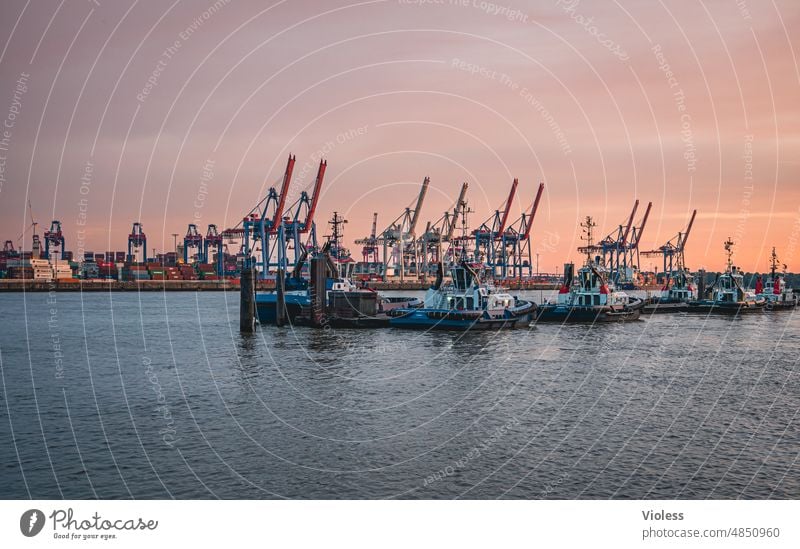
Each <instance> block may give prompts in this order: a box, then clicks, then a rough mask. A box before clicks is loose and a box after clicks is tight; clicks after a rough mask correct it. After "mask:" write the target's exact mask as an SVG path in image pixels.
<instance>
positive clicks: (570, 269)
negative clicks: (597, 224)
mask: <svg viewBox="0 0 800 549" xmlns="http://www.w3.org/2000/svg"><path fill="white" fill-rule="evenodd" d="M582 227H584V232H585V233H586V236H585V240H586V241H587V242H588V244H589V245H588V247H587V250H588V249H591V247H592V228H593V227H594V223H593V222H592V219H591V218H590V217H587V218H586V223H585V224H583V225H582ZM574 271H575V265H574V264H573V263H567V264H565V265H564V284H563V285H562V286H561V288H560V289H559V291H558V297H557V298H556V300H555V301H551V302H549V303H545V304H542V305H540V306H539V309H538V313H537V317H536V321H537V322H620V321H624V320H636V319H637V318H639V315H640V314H641V310H642V307H643V306H644V300H643V299H640V298H637V297H631V296H629V295H628V294H626V293H625V292H620V291H616V290H615V289H614V287H613V285H611V284H609V282H608V274H607V272H606V270H605V267H604V266H603V265H602V263H601V261H600V258H599V257H595V258H594V259H592V257H591V253H590V252H588V251H587V254H586V263H585V264H584V265H583V267H581V268H580V269H578V273H577V275H575V273H574Z"/></svg>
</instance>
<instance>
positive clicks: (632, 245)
mask: <svg viewBox="0 0 800 549" xmlns="http://www.w3.org/2000/svg"><path fill="white" fill-rule="evenodd" d="M652 207H653V203H652V202H649V203H648V204H647V209H646V210H645V213H644V216H643V217H642V221H641V223H640V224H639V225H638V226H637V225H635V224H634V221H633V220H634V218H635V217H636V212H637V210H638V209H639V200H636V201H635V202H634V203H633V209H632V210H631V213H630V215H629V216H628V217H627V221H625V223H624V224H621V225H619V226H618V227H617V229H616V230H615V231H613V232H612V233H610V234H609V235H607V236H606V237H605V238H603V239H602V240H600V241H599V242H598V243H597V244H592V245H587V246H582V247H580V248H578V251H580V252H581V253H586V254H588V255H592V254H597V255H599V256H600V258H601V260H602V262H603V264H604V265H605V267H606V268H607V269H608V271H609V273H610V279H611V281H612V282H613V283H615V284H620V283H622V284H625V283H632V277H633V271H634V270H636V269H638V267H639V241H640V240H641V238H642V233H643V232H644V228H645V225H646V224H647V219H648V217H649V216H650V210H651V208H652Z"/></svg>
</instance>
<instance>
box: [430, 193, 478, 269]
mask: <svg viewBox="0 0 800 549" xmlns="http://www.w3.org/2000/svg"><path fill="white" fill-rule="evenodd" d="M468 188H469V185H468V184H467V183H462V184H461V192H460V193H459V195H458V198H457V199H456V201H455V204H453V206H452V208H450V209H448V210H447V211H446V212H444V215H442V217H440V218H439V219H438V220H436V221H435V222H433V223H430V222H428V225H427V227H426V228H425V232H424V233H422V235H421V236H420V239H419V241H420V248H421V250H420V255H421V257H422V261H423V270H422V272H423V274H424V275H425V276H427V275H428V274H430V273H429V272H428V269H429V268H430V266H431V265H436V264H437V263H440V262H441V263H442V264H443V265H442V267H443V268H444V270H445V272H447V271H449V268H450V266H451V265H452V264H453V263H454V262H456V261H458V259H459V258H458V254H456V253H454V250H453V245H452V243H453V234H454V233H455V229H456V226H457V225H458V221H459V219H460V218H461V215H462V212H463V211H464V210H465V209H466V207H467V200H466V196H467V189H468ZM444 244H447V250H445V249H444V248H443V245H444Z"/></svg>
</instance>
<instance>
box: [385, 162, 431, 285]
mask: <svg viewBox="0 0 800 549" xmlns="http://www.w3.org/2000/svg"><path fill="white" fill-rule="evenodd" d="M430 182H431V180H430V178H429V177H425V179H424V180H423V181H422V188H421V189H420V191H419V195H418V196H417V201H416V205H415V206H414V208H413V209H412V208H411V207H410V206H407V207H406V209H405V211H404V212H403V213H401V214H400V215H399V216H398V217H397V218H396V219H395V220H394V221H392V222H391V223H390V224H389V226H388V227H386V229H384V230H383V231H382V232H381V234H380V236H379V237H378V242H380V243H381V244H383V273H382V274H383V279H384V280H386V278H387V276H388V273H389V264H390V256H389V249H390V248H391V250H392V257H391V260H392V261H394V265H393V267H394V272H395V274H397V271H398V270H399V274H400V280H404V279H405V275H406V272H407V271H410V272H411V273H416V272H417V265H418V263H419V257H418V249H417V236H416V230H417V223H418V222H419V215H420V212H421V211H422V204H423V203H424V201H425V195H426V193H427V192H428V185H430ZM417 274H419V273H417Z"/></svg>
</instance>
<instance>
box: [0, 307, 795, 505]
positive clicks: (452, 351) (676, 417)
mask: <svg viewBox="0 0 800 549" xmlns="http://www.w3.org/2000/svg"><path fill="white" fill-rule="evenodd" d="M531 297H532V298H533V299H534V300H536V301H538V300H539V293H538V292H534V293H532V295H531ZM545 297H546V296H545ZM238 323H239V303H238V294H237V293H234V292H229V293H228V292H209V293H203V292H197V293H189V292H187V293H183V292H170V293H141V294H139V293H124V292H123V293H113V294H111V293H91V294H86V295H82V294H80V293H59V294H56V293H50V294H48V293H29V294H22V293H16V294H1V295H0V326H2V328H0V368H1V371H0V373H1V374H2V375H1V376H0V383H2V391H0V400H1V401H2V402H0V416H2V417H0V441H2V444H0V457H1V458H2V459H1V460H0V461H1V462H2V473H1V474H0V497H1V498H43V499H49V498H137V499H138V498H554V499H561V498H797V497H800V460H799V459H798V456H799V455H800V426H799V423H800V418H799V417H798V411H800V375H799V374H800V372H798V358H799V357H800V338H798V335H800V318H798V314H797V313H794V312H782V313H763V314H753V315H746V316H744V317H742V318H731V317H729V316H705V315H694V316H687V315H685V314H680V315H658V316H655V317H652V318H647V319H643V320H638V321H633V322H627V323H619V324H617V323H610V324H604V325H595V326H591V325H579V324H575V325H559V324H548V325H540V326H536V327H532V328H530V329H521V330H510V331H502V332H492V333H469V334H466V335H465V334H462V333H449V332H425V331H403V330H397V329H383V330H343V329H323V330H316V329H311V328H291V327H286V328H275V327H271V326H270V327H259V328H258V329H257V330H256V332H255V333H254V334H252V335H242V334H240V333H239V331H238Z"/></svg>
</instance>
